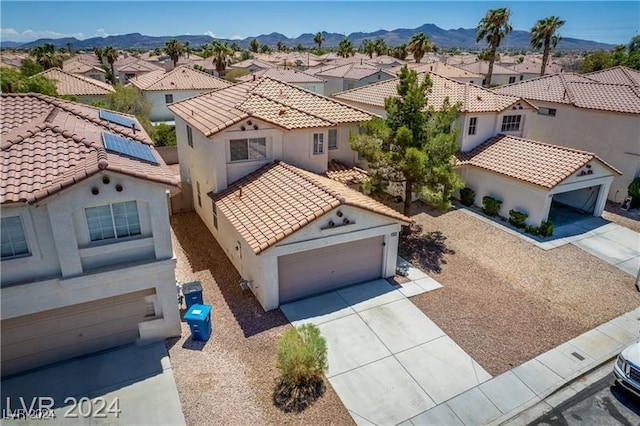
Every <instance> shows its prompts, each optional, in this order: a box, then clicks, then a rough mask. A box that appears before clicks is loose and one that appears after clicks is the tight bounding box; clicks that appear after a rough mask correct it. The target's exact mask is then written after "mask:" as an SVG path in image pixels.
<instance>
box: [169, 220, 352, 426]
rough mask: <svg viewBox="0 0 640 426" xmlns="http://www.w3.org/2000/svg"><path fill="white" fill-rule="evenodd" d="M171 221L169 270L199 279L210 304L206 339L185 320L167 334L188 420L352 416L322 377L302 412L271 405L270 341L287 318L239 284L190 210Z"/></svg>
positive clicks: (344, 420) (316, 420) (303, 420)
mask: <svg viewBox="0 0 640 426" xmlns="http://www.w3.org/2000/svg"><path fill="white" fill-rule="evenodd" d="M171 226H172V232H171V236H172V240H173V247H174V252H175V255H176V257H177V259H178V263H177V267H176V278H177V279H178V280H179V281H180V282H183V283H186V282H190V281H194V280H198V281H200V282H201V283H202V285H203V289H204V299H205V303H207V304H211V305H213V313H212V323H213V332H212V337H211V339H210V340H209V341H208V342H207V343H206V344H202V343H200V342H194V341H192V340H191V338H190V332H189V327H188V326H187V324H186V323H184V322H183V324H182V337H181V338H179V339H172V340H170V341H168V347H169V354H170V357H171V365H172V367H173V373H174V375H175V380H176V384H177V387H178V392H179V394H180V402H181V403H182V409H183V412H184V415H185V418H186V421H187V424H189V425H203V424H224V425H243V426H244V425H249V424H255V425H263V424H279V425H284V424H327V425H329V424H340V425H345V424H353V420H352V419H351V416H350V415H349V413H348V412H347V410H346V409H345V408H344V406H343V405H342V402H341V401H340V399H339V398H338V396H337V395H336V393H335V391H334V390H333V388H332V387H331V385H330V384H329V383H328V381H326V380H325V384H326V391H325V394H324V395H323V396H322V397H321V398H320V399H319V400H317V401H316V402H315V403H314V404H313V405H311V406H310V407H308V408H307V409H306V410H305V411H303V412H302V413H300V414H285V413H284V412H282V411H280V410H279V409H278V408H276V407H275V406H274V404H273V399H272V398H273V391H274V389H275V386H276V381H277V378H278V370H277V368H276V366H275V364H276V342H277V339H278V337H279V336H281V335H282V333H283V332H284V331H285V330H286V329H287V328H288V327H290V325H289V323H288V321H287V319H286V318H285V316H284V315H283V314H282V312H280V310H275V311H270V312H264V311H263V310H262V308H261V307H260V304H259V303H258V301H257V300H256V299H255V298H254V297H253V295H252V293H251V292H250V291H245V292H243V291H242V290H241V289H240V286H239V284H238V282H239V280H240V276H239V275H238V273H237V272H236V270H235V268H234V267H233V266H232V265H231V263H230V262H229V261H228V260H227V257H226V255H225V254H224V252H223V250H222V249H221V248H220V246H219V245H218V244H217V243H216V241H215V240H214V238H213V236H212V235H211V234H210V232H209V230H208V229H207V228H206V226H205V225H204V224H203V223H202V221H201V220H200V218H199V217H198V216H197V214H195V213H182V214H177V215H174V216H173V217H172V218H171Z"/></svg>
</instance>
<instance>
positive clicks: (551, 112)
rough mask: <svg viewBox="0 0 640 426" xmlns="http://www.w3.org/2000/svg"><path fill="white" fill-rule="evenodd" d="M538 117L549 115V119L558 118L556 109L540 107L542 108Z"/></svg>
mask: <svg viewBox="0 0 640 426" xmlns="http://www.w3.org/2000/svg"><path fill="white" fill-rule="evenodd" d="M538 115H548V116H549V117H555V116H556V109H555V108H545V107H540V108H538Z"/></svg>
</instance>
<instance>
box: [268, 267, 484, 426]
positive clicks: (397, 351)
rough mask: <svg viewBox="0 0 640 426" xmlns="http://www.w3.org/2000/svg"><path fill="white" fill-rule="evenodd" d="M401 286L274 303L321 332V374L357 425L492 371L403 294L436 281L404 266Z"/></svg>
mask: <svg viewBox="0 0 640 426" xmlns="http://www.w3.org/2000/svg"><path fill="white" fill-rule="evenodd" d="M410 278H411V279H413V280H414V281H412V282H411V283H409V284H408V285H405V286H406V287H405V286H403V291H400V290H399V289H396V288H394V287H393V286H392V285H391V284H389V283H388V282H387V281H386V280H375V281H371V282H368V283H364V284H358V285H355V286H351V287H347V288H344V289H341V290H337V291H333V292H330V293H326V294H323V295H320V296H315V297H311V298H308V299H304V300H301V301H298V302H293V303H289V304H286V305H283V306H281V307H280V309H281V310H282V312H284V314H285V315H286V316H287V318H288V319H289V321H291V323H292V324H293V325H295V326H298V325H301V324H305V323H312V324H315V325H317V326H318V327H319V328H320V331H321V332H322V335H323V336H324V337H325V339H326V340H327V346H328V361H329V370H328V372H327V377H328V379H329V382H330V383H331V385H332V386H333V388H334V389H335V391H336V392H337V393H338V396H339V397H340V399H341V400H342V402H343V403H344V405H345V407H346V408H347V409H348V410H349V412H350V413H351V416H352V417H353V419H354V420H355V422H356V423H357V424H359V425H370V424H376V425H395V424H398V423H401V422H404V421H406V420H408V419H410V418H412V417H415V416H417V415H419V414H420V413H423V412H425V411H426V410H429V409H430V408H432V407H434V406H436V405H437V404H440V403H442V402H444V401H446V400H448V399H450V398H452V397H454V396H456V395H458V394H461V393H463V392H465V391H466V390H468V389H470V388H473V387H475V386H477V385H478V384H480V383H482V382H485V381H487V380H489V379H490V378H491V375H490V374H489V373H487V372H486V371H485V370H484V369H483V368H482V367H480V365H478V363H476V362H475V361H474V360H473V359H472V358H471V357H470V356H469V355H468V354H467V353H466V352H465V351H464V350H462V348H460V347H459V346H458V345H457V344H456V343H455V342H454V341H453V340H451V338H449V337H448V336H447V335H446V334H445V333H444V332H443V331H442V330H441V329H440V328H439V327H438V326H437V325H436V324H434V323H433V322H432V321H431V320H430V319H429V318H427V316H426V315H424V314H423V313H422V312H421V311H420V310H419V309H418V308H417V307H416V306H415V305H414V304H413V303H412V302H411V301H410V300H409V299H407V297H406V296H405V294H403V293H406V290H407V289H411V294H418V292H419V291H420V290H419V289H420V288H422V292H424V291H427V289H429V290H432V289H435V288H438V287H440V285H439V284H438V283H437V282H435V281H434V280H432V279H431V278H429V277H427V276H426V274H424V273H422V272H420V271H417V270H415V269H414V270H413V271H410Z"/></svg>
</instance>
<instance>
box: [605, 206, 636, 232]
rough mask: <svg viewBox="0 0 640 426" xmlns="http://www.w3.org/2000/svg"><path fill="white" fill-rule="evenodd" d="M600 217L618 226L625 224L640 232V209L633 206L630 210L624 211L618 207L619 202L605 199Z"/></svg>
mask: <svg viewBox="0 0 640 426" xmlns="http://www.w3.org/2000/svg"><path fill="white" fill-rule="evenodd" d="M602 217H603V218H604V219H607V220H610V221H611V222H614V223H617V224H618V225H620V226H626V227H627V228H629V229H632V230H634V231H636V232H640V209H637V208H635V209H632V210H631V211H625V210H622V209H620V204H619V203H612V202H611V201H607V204H606V207H605V210H604V212H602Z"/></svg>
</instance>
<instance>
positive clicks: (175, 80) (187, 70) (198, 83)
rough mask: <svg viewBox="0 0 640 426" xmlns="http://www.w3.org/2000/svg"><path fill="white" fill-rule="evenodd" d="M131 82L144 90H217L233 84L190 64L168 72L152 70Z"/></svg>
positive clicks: (130, 80)
mask: <svg viewBox="0 0 640 426" xmlns="http://www.w3.org/2000/svg"><path fill="white" fill-rule="evenodd" d="M129 83H131V84H132V85H133V86H135V87H137V88H138V89H140V90H144V91H162V90H215V89H221V88H223V87H227V86H229V85H231V83H229V82H228V81H226V80H223V79H221V78H218V77H214V76H213V75H211V74H207V73H206V72H202V71H198V70H197V69H194V68H193V67H191V66H190V65H180V66H179V67H177V68H174V69H173V70H171V71H169V72H166V73H165V72H164V70H162V71H160V70H158V71H152V72H149V73H146V74H143V75H139V76H136V77H134V78H131V79H129Z"/></svg>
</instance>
